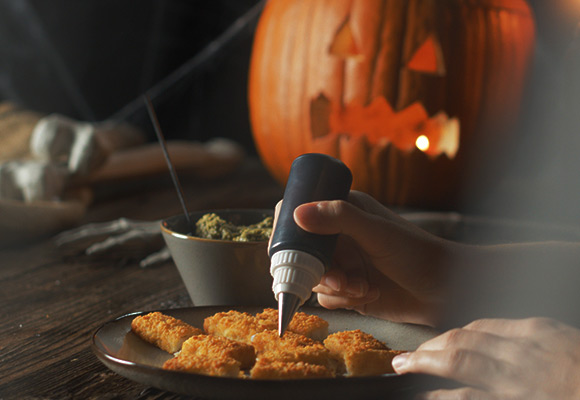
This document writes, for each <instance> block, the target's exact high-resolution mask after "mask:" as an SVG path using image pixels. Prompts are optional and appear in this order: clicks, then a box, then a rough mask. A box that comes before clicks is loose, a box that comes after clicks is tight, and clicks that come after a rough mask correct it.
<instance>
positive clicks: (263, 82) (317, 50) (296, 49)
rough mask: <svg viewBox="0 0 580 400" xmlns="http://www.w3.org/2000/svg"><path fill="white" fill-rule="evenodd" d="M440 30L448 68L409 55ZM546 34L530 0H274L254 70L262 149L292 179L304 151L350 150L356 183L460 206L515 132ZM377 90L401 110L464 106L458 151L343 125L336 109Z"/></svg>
mask: <svg viewBox="0 0 580 400" xmlns="http://www.w3.org/2000/svg"><path fill="white" fill-rule="evenodd" d="M345 26H346V27H347V28H348V29H343V28H345ZM339 32H341V34H340V35H339V34H338V33H339ZM339 36H340V38H339V39H337V38H338V37H339ZM433 38H435V39H436V41H437V44H438V48H437V50H438V51H439V52H440V53H441V54H440V56H442V57H443V64H441V68H440V69H439V70H438V71H440V72H441V73H436V72H438V71H435V70H434V69H435V68H436V67H437V65H438V64H435V63H431V64H428V63H425V65H426V66H425V71H417V68H413V69H412V68H410V67H408V66H410V65H413V66H415V65H419V64H420V63H421V62H423V61H421V60H422V59H425V57H424V56H423V57H419V58H414V57H413V55H414V53H415V51H416V50H417V49H418V48H421V47H422V48H423V49H424V52H423V53H424V54H430V53H435V52H434V51H430V49H432V48H433V46H428V45H425V43H426V42H428V41H429V40H431V39H433ZM534 40H535V26H534V19H533V15H532V13H531V11H530V9H529V7H528V5H527V3H526V2H525V0H446V1H444V2H442V1H439V0H406V1H399V0H270V1H269V2H268V3H267V4H266V6H265V8H264V11H263V14H262V16H261V18H260V21H259V23H258V27H257V30H256V34H255V39H254V47H253V51H252V58H251V64H250V74H249V99H248V100H249V108H250V121H251V125H252V131H253V137H254V142H255V144H256V148H257V151H258V153H259V155H260V158H261V159H262V161H263V163H264V165H265V166H266V167H267V168H268V170H269V171H270V173H271V174H272V175H273V176H274V177H275V178H276V179H277V180H279V181H280V182H281V183H284V182H285V181H286V179H287V176H288V173H289V171H290V165H291V163H292V161H293V160H294V158H296V157H297V156H298V155H300V154H303V153H306V152H312V151H318V152H323V153H327V154H330V155H332V156H335V157H337V158H340V159H342V160H343V161H344V162H345V163H346V164H347V165H348V166H349V167H350V168H351V170H352V171H353V175H354V181H353V188H354V189H357V190H361V191H365V192H367V193H369V194H371V195H372V196H374V197H375V198H377V199H378V200H379V201H382V202H384V203H386V204H390V205H406V206H422V207H438V208H441V207H449V206H451V205H452V204H454V202H455V201H456V200H457V196H458V195H459V194H460V193H461V189H462V185H463V184H464V183H465V182H466V181H469V179H473V177H474V176H475V175H476V170H477V168H479V166H480V165H482V164H481V163H486V162H488V161H487V160H490V159H493V157H494V156H495V155H498V154H499V150H500V149H503V148H505V147H506V146H507V144H508V143H509V142H510V140H513V134H514V132H515V130H514V129H513V127H514V124H515V122H516V121H517V116H518V112H519V106H520V102H521V97H522V93H523V89H524V86H525V80H526V75H527V70H528V67H529V64H530V62H531V57H532V53H533V47H534ZM337 41H338V45H337ZM337 48H338V50H336V49H337ZM431 70H433V71H431ZM430 71H431V73H430ZM425 72H427V73H425ZM377 98H383V99H384V100H386V102H387V103H388V104H389V105H390V106H391V107H392V109H394V110H395V111H397V112H398V111H401V110H404V109H406V108H407V107H409V106H412V105H413V104H414V103H416V102H420V103H421V105H422V106H423V107H424V109H425V110H426V111H427V112H428V114H429V115H431V116H432V115H434V114H436V113H438V112H441V111H443V112H445V114H446V115H447V116H449V117H450V118H457V119H458V120H459V123H460V139H459V147H458V151H457V153H456V154H455V155H454V156H452V157H451V156H449V155H447V154H443V153H442V154H435V155H434V154H429V155H428V154H426V153H423V152H422V151H420V150H418V149H416V148H415V149H408V148H406V149H401V148H398V147H397V146H395V145H393V141H392V139H391V138H390V137H389V135H388V134H386V133H383V135H384V138H383V139H384V140H374V139H371V136H370V135H364V134H362V135H352V134H351V133H350V132H348V131H347V130H345V129H342V130H340V128H339V131H333V130H332V127H331V126H330V123H329V122H328V121H329V113H330V111H329V110H332V109H334V110H336V109H337V108H338V109H340V108H343V109H345V108H348V107H351V106H356V105H358V106H359V107H360V106H363V107H365V106H369V105H371V104H373V101H374V100H376V99H377Z"/></svg>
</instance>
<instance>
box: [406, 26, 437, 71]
mask: <svg viewBox="0 0 580 400" xmlns="http://www.w3.org/2000/svg"><path fill="white" fill-rule="evenodd" d="M407 68H408V69H410V70H413V71H417V72H422V73H425V74H433V75H439V76H443V75H445V60H444V59H443V52H442V51H441V45H440V44H439V41H438V40H437V39H436V38H435V37H434V36H433V35H431V36H429V37H428V38H427V39H426V40H425V41H424V42H423V44H422V45H421V46H419V48H418V49H417V51H415V54H413V56H412V57H411V59H410V60H409V62H408V63H407Z"/></svg>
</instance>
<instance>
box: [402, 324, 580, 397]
mask: <svg viewBox="0 0 580 400" xmlns="http://www.w3.org/2000/svg"><path fill="white" fill-rule="evenodd" d="M393 367H394V368H395V370H396V372H397V373H399V374H405V373H425V374H431V375H436V376H439V377H443V378H448V379H453V380H455V381H458V382H460V383H462V384H465V385H467V386H465V387H459V388H454V389H444V390H435V391H430V392H426V393H423V394H421V395H420V397H419V398H421V399H454V400H457V399H494V400H495V399H509V400H520V399H521V400H524V399H525V400H536V399H537V400H544V399H545V400H548V399H549V400H559V399H578V398H580V330H578V329H575V328H572V327H570V326H568V325H565V324H562V323H560V322H558V321H556V320H552V319H546V318H529V319H523V320H505V319H488V320H477V321H474V322H472V323H470V324H468V325H466V326H465V327H463V328H461V329H453V330H450V331H448V332H446V333H444V334H442V335H440V336H438V337H436V338H434V339H431V340H429V341H427V342H425V343H423V344H422V345H421V346H419V348H418V349H417V350H416V351H414V352H411V353H404V354H402V355H399V356H397V357H395V358H394V359H393Z"/></svg>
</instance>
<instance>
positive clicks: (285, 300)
mask: <svg viewBox="0 0 580 400" xmlns="http://www.w3.org/2000/svg"><path fill="white" fill-rule="evenodd" d="M301 304H302V301H301V299H300V297H298V296H296V295H295V294H292V293H286V292H282V293H280V294H279V295H278V334H279V335H280V337H282V336H283V335H284V332H286V329H287V328H288V325H290V321H292V318H294V314H296V311H297V310H298V308H299V307H300V305H301Z"/></svg>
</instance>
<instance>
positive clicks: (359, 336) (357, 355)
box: [324, 329, 401, 376]
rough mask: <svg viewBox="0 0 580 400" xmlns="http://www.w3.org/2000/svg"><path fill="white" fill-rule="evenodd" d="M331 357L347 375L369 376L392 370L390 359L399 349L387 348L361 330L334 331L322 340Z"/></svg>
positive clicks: (398, 352)
mask: <svg viewBox="0 0 580 400" xmlns="http://www.w3.org/2000/svg"><path fill="white" fill-rule="evenodd" d="M324 346H325V347H326V348H327V349H328V350H329V351H330V353H331V355H332V357H334V358H336V359H337V360H338V361H339V362H340V365H341V367H340V369H339V370H340V371H341V372H342V371H343V370H344V371H345V372H346V375H347V376H371V375H382V374H386V373H392V372H394V370H393V367H392V366H391V361H392V359H393V358H394V357H395V356H396V355H397V354H400V353H401V351H397V350H392V349H389V348H388V347H387V346H386V345H385V344H384V343H382V342H381V341H379V340H378V339H376V338H375V337H373V336H372V335H370V334H368V333H365V332H362V331H361V330H359V329H357V330H353V331H344V332H336V333H333V334H331V335H329V336H328V337H327V338H326V339H325V340H324Z"/></svg>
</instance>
